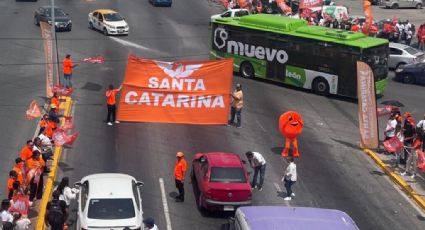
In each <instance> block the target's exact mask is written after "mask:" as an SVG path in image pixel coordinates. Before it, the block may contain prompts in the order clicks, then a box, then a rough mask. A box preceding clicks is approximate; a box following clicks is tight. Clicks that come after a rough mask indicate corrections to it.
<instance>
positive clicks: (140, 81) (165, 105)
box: [118, 55, 233, 124]
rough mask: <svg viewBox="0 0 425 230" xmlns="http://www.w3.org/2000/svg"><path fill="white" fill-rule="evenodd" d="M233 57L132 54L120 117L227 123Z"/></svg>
mask: <svg viewBox="0 0 425 230" xmlns="http://www.w3.org/2000/svg"><path fill="white" fill-rule="evenodd" d="M232 78H233V59H224V60H214V61H181V62H162V61H155V60H147V59H141V58H137V57H135V56H133V55H130V56H129V58H128V64H127V70H126V74H125V78H124V83H123V89H122V92H121V98H120V102H119V110H118V120H120V121H132V122H160V123H184V124H227V120H228V112H229V103H230V91H231V85H232Z"/></svg>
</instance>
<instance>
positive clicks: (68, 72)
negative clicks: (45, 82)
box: [62, 54, 78, 88]
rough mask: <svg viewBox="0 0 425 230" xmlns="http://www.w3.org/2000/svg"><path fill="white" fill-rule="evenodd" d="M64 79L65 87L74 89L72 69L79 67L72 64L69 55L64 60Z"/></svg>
mask: <svg viewBox="0 0 425 230" xmlns="http://www.w3.org/2000/svg"><path fill="white" fill-rule="evenodd" d="M62 64H63V77H64V79H65V81H64V86H65V87H66V88H72V82H71V79H72V69H73V68H75V67H77V66H78V65H74V64H73V63H72V59H71V55H70V54H67V55H66V56H65V59H63V63H62Z"/></svg>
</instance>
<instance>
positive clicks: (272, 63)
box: [210, 14, 389, 98]
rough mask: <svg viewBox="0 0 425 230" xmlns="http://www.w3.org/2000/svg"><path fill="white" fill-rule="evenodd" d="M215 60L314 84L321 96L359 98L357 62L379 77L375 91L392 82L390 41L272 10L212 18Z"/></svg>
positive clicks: (253, 73) (243, 71) (245, 71)
mask: <svg viewBox="0 0 425 230" xmlns="http://www.w3.org/2000/svg"><path fill="white" fill-rule="evenodd" d="M211 29H212V42H211V46H212V47H211V51H210V58H211V59H221V58H233V59H234V71H235V72H239V73H240V75H241V76H242V77H247V78H253V77H258V78H263V79H267V80H271V81H276V82H282V83H285V84H288V85H292V86H296V87H301V88H305V89H311V90H312V91H313V92H314V93H317V94H319V95H328V94H333V95H341V96H346V97H351V98H357V61H359V60H361V61H364V62H366V63H367V64H368V65H369V66H370V67H371V69H372V71H373V73H374V77H375V88H376V91H375V92H376V94H377V95H382V94H383V93H384V90H385V88H386V85H387V74H388V55H389V48H388V40H386V39H380V38H373V37H368V36H365V35H364V34H362V33H358V32H351V31H344V30H338V29H330V28H326V27H320V26H310V25H308V24H307V23H306V21H304V20H302V19H294V18H289V17H282V16H277V15H269V14H254V15H248V16H243V17H240V18H223V19H216V20H214V21H213V22H212V28H211Z"/></svg>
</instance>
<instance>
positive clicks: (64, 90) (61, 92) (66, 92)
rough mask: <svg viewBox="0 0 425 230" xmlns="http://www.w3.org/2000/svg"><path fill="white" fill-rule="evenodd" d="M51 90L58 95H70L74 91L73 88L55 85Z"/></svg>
mask: <svg viewBox="0 0 425 230" xmlns="http://www.w3.org/2000/svg"><path fill="white" fill-rule="evenodd" d="M53 92H54V93H57V95H58V96H70V95H71V94H72V93H73V92H74V89H73V88H66V87H64V86H61V85H56V86H54V87H53Z"/></svg>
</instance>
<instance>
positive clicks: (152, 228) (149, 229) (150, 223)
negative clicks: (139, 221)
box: [143, 217, 158, 230]
mask: <svg viewBox="0 0 425 230" xmlns="http://www.w3.org/2000/svg"><path fill="white" fill-rule="evenodd" d="M143 224H144V225H145V228H144V229H145V230H158V227H157V226H156V224H155V220H154V219H153V218H152V217H148V218H146V219H144V220H143Z"/></svg>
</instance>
